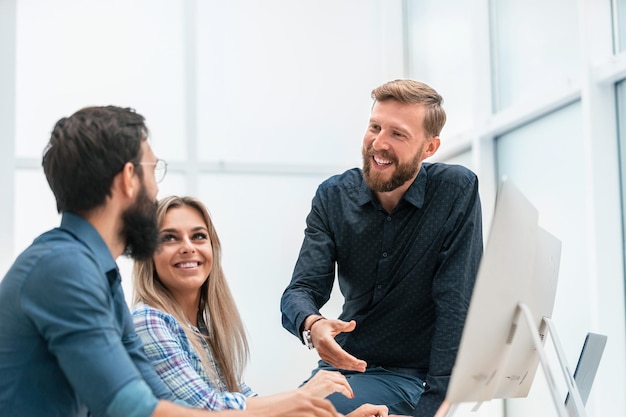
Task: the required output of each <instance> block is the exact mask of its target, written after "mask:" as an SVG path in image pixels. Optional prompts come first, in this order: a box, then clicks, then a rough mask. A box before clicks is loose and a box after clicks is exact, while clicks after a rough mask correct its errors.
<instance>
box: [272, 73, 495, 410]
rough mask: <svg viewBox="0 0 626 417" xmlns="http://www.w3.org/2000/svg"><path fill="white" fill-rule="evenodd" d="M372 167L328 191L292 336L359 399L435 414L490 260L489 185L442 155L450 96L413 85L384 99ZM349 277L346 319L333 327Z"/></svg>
mask: <svg viewBox="0 0 626 417" xmlns="http://www.w3.org/2000/svg"><path fill="white" fill-rule="evenodd" d="M372 98H373V99H374V105H373V107H372V112H371V117H370V121H369V126H368V129H367V131H366V133H365V137H364V139H363V148H362V155H363V169H362V170H360V169H356V168H355V169H352V170H349V171H346V172H345V173H343V174H341V175H336V176H333V177H331V178H330V179H328V180H326V181H325V182H324V183H322V184H321V185H320V187H319V188H318V190H317V193H316V195H315V197H314V198H313V202H312V209H311V211H310V213H309V215H308V217H307V221H306V230H305V237H304V242H303V244H302V248H301V251H300V255H299V258H298V261H297V263H296V266H295V270H294V273H293V277H292V280H291V283H290V284H289V286H288V287H287V289H286V290H285V292H284V294H283V297H282V300H281V311H282V315H283V316H282V322H283V326H284V327H285V328H286V329H287V330H289V331H290V332H291V333H293V334H294V335H296V336H298V337H300V338H301V340H302V341H303V342H304V343H305V344H306V345H308V346H309V348H312V347H315V348H316V349H317V351H318V353H319V356H320V358H321V359H322V360H321V361H320V362H319V366H318V368H317V369H316V370H314V373H315V372H316V371H317V370H319V369H327V370H340V371H341V372H343V373H344V375H346V377H347V378H348V381H349V382H350V385H351V386H352V389H353V391H354V395H355V396H354V398H353V399H348V398H345V397H343V398H342V397H341V396H337V395H334V394H333V395H331V396H330V397H329V399H330V400H331V401H332V402H333V404H334V405H335V407H336V408H337V410H338V411H339V412H341V413H347V412H349V411H350V410H352V409H354V408H355V407H357V406H358V405H359V404H361V403H363V402H372V403H376V404H385V405H387V406H388V407H389V413H390V414H403V415H414V416H432V415H434V414H435V412H436V410H437V409H438V407H439V406H440V404H441V403H442V401H443V400H444V398H445V392H446V388H447V385H448V381H449V377H450V374H451V371H452V366H453V365H454V361H455V358H456V352H457V350H458V346H459V343H460V339H461V334H462V330H463V325H464V322H465V317H466V314H467V309H468V306H469V302H470V298H471V294H472V289H473V285H474V281H475V278H476V272H477V269H478V265H479V262H480V258H481V255H482V249H483V244H482V222H481V209H480V199H479V196H478V180H477V178H476V176H475V175H474V174H473V173H472V172H471V171H469V170H468V169H466V168H464V167H461V166H456V165H447V164H441V163H427V162H423V161H424V159H426V158H428V157H430V156H432V155H433V154H435V152H436V151H437V149H438V148H439V145H440V139H439V134H440V131H441V129H442V127H443V125H444V123H445V120H446V115H445V112H444V110H443V108H442V107H441V103H442V98H441V96H440V95H439V94H438V93H437V92H436V91H435V90H433V89H432V88H430V87H429V86H427V85H426V84H423V83H420V82H416V81H412V80H396V81H392V82H389V83H386V84H384V85H382V86H380V87H378V88H376V89H374V91H373V92H372ZM335 272H336V273H337V277H338V281H339V288H340V289H341V292H342V295H343V296H344V299H345V302H344V305H343V311H342V313H341V315H340V316H339V319H338V320H330V319H325V318H324V317H323V316H322V315H321V314H320V310H319V309H320V308H321V307H322V306H323V305H324V304H325V303H326V302H327V301H328V299H329V297H330V294H331V290H332V288H333V283H334V279H335Z"/></svg>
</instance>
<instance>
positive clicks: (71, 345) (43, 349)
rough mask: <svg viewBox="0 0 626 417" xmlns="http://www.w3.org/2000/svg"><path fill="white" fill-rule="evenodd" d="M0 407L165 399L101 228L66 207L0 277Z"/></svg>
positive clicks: (124, 410) (138, 410)
mask: <svg viewBox="0 0 626 417" xmlns="http://www.w3.org/2000/svg"><path fill="white" fill-rule="evenodd" d="M0 306H2V307H1V308H0V415H2V416H3V417H10V416H19V417H28V416H47V417H51V416H62V417H74V416H85V415H86V414H87V412H88V410H89V411H90V412H91V415H93V416H105V417H108V416H116V415H120V416H149V415H151V414H152V412H153V411H154V408H155V407H156V404H157V398H170V394H169V392H168V390H167V389H166V388H165V386H164V385H163V384H162V382H161V381H160V379H159V377H158V376H157V375H156V372H155V371H154V369H153V368H152V366H151V364H150V363H149V362H148V361H147V359H146V357H145V355H144V353H143V349H142V344H141V341H140V339H139V338H138V336H137V335H136V333H135V330H134V326H133V321H132V317H131V315H130V311H129V309H128V306H127V305H126V302H125V299H124V294H123V292H122V287H121V279H120V274H119V271H118V268H117V264H116V263H115V260H114V259H113V257H112V256H111V252H110V251H109V249H108V247H107V245H106V244H105V242H104V241H103V239H102V237H101V236H100V234H99V233H98V232H97V231H96V229H95V228H93V226H91V224H90V223H88V222H87V221H85V220H84V219H82V218H81V217H79V216H77V215H74V214H71V213H64V214H63V218H62V221H61V226H60V227H59V228H55V229H53V230H51V231H49V232H47V233H44V234H42V235H41V236H40V237H38V238H37V239H35V241H34V242H33V243H32V245H31V246H30V247H28V248H27V249H26V250H25V251H24V252H23V253H22V254H21V255H20V256H19V257H18V258H17V260H16V261H15V263H14V264H13V266H12V267H11V268H10V269H9V271H8V272H7V274H6V276H5V277H4V279H3V280H2V281H1V282H0Z"/></svg>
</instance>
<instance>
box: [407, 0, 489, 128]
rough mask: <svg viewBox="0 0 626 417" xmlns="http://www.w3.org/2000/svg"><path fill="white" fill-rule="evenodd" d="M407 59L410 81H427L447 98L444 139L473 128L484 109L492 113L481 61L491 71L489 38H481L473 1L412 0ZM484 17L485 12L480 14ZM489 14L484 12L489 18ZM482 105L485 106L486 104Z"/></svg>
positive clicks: (409, 11)
mask: <svg viewBox="0 0 626 417" xmlns="http://www.w3.org/2000/svg"><path fill="white" fill-rule="evenodd" d="M405 4H406V20H407V39H406V42H407V46H406V50H407V56H406V60H407V62H408V67H409V68H408V70H409V74H408V75H409V77H410V78H413V79H416V80H419V81H423V82H425V83H427V84H429V85H430V86H431V87H433V88H434V89H435V90H437V91H438V92H439V93H440V94H441V95H442V96H443V98H444V108H445V109H446V112H447V113H448V116H449V117H448V121H447V123H446V126H445V127H444V129H443V132H442V137H444V136H451V135H453V134H455V133H459V132H462V131H464V130H467V129H469V128H470V127H472V125H473V123H475V120H476V117H477V116H478V117H480V116H481V114H480V113H481V111H480V109H481V108H483V107H484V108H486V109H488V110H490V109H491V97H490V94H489V92H488V91H484V90H481V89H480V85H481V82H480V80H481V78H484V79H487V77H488V74H486V73H483V72H481V71H480V68H481V63H480V62H479V61H480V60H481V59H485V63H484V66H485V67H486V68H488V59H489V58H488V56H487V55H486V54H485V55H481V53H480V49H481V42H482V44H483V45H482V48H484V49H485V50H487V47H488V45H487V42H488V40H487V38H485V39H480V38H479V37H478V36H479V35H480V33H481V32H480V31H479V30H478V28H476V27H475V26H476V25H478V24H480V22H481V19H477V18H476V17H477V16H476V13H477V12H476V11H475V8H476V5H475V4H473V2H471V1H459V0H425V1H421V0H420V1H407V2H405ZM478 13H480V11H478ZM486 13H487V11H486V9H485V11H484V14H485V15H486ZM481 101H482V102H483V103H484V104H482V105H481Z"/></svg>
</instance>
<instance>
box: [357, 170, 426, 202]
mask: <svg viewBox="0 0 626 417" xmlns="http://www.w3.org/2000/svg"><path fill="white" fill-rule="evenodd" d="M425 165H428V164H427V163H422V166H421V167H420V171H419V173H418V174H417V177H416V178H415V180H414V181H413V183H412V184H411V186H410V187H409V189H408V190H406V192H405V193H404V195H403V196H402V198H403V199H404V200H406V201H407V202H408V203H411V204H412V205H414V206H415V207H417V208H421V207H422V206H423V205H424V198H425V196H426V182H427V180H428V173H427V172H426V168H425ZM357 198H358V200H357V201H358V202H359V204H361V205H364V204H367V203H369V202H370V201H371V202H373V203H377V202H378V201H377V199H376V194H374V192H373V191H372V190H370V189H369V188H368V187H367V184H366V183H365V179H364V178H363V171H362V170H361V184H360V186H359V194H358V197H357Z"/></svg>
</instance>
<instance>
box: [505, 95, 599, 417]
mask: <svg viewBox="0 0 626 417" xmlns="http://www.w3.org/2000/svg"><path fill="white" fill-rule="evenodd" d="M581 119H582V117H581V105H580V103H575V104H572V105H570V106H567V107H565V108H563V109H561V110H559V111H556V112H554V113H551V114H549V115H546V116H544V117H543V118H541V119H538V120H536V121H534V122H532V123H529V124H527V125H525V126H522V127H520V128H518V129H516V130H514V131H512V132H510V133H507V134H505V135H502V136H500V137H498V138H497V140H496V158H497V159H496V161H497V170H498V173H499V177H500V178H502V177H507V178H508V179H509V180H511V181H513V182H514V183H515V184H516V185H517V186H518V187H519V188H520V189H521V191H522V192H523V193H524V194H525V195H526V197H527V198H528V199H529V200H530V201H531V203H532V204H533V205H534V206H535V207H536V208H537V209H538V211H539V225H540V226H542V227H543V228H545V229H546V230H548V231H549V232H550V233H552V234H553V235H555V236H556V237H557V238H558V239H560V240H561V241H562V253H561V265H560V272H559V283H558V290H557V296H556V304H555V312H554V315H553V319H554V321H555V322H556V323H559V324H561V325H560V326H558V328H559V337H560V339H561V341H562V343H563V345H564V346H566V347H567V348H566V350H568V349H573V350H572V351H571V352H570V351H569V350H568V352H567V354H569V355H570V356H571V357H572V358H576V357H577V355H578V351H574V350H575V349H576V348H577V347H578V346H579V342H580V340H579V339H580V334H581V329H587V328H589V325H590V324H589V318H588V317H587V314H586V312H585V311H584V309H581V308H580V307H579V306H581V305H585V303H587V302H588V294H587V276H586V271H587V256H586V235H585V228H584V227H582V226H581V225H584V224H585V221H586V220H585V214H586V212H585V205H584V204H583V202H584V201H585V189H584V187H583V186H581V185H582V184H584V182H585V178H584V170H583V169H581V166H580V164H581V161H583V160H584V157H585V155H584V153H583V137H582V133H581V132H582V131H583V129H582V124H581ZM570 323H576V325H571V324H570ZM570 363H571V362H570ZM574 363H575V362H574ZM557 382H559V383H560V382H561V381H557ZM544 384H545V378H544V377H543V376H541V375H540V374H538V375H537V377H536V378H535V382H534V385H533V390H531V392H530V394H529V397H528V398H529V400H528V401H526V400H524V401H515V400H512V401H507V407H508V408H509V409H508V412H507V415H508V416H512V417H517V416H524V415H541V414H542V413H543V412H544V411H545V404H550V401H551V400H550V396H549V392H550V391H549V389H548V387H547V386H544ZM537 386H541V387H542V388H538V387H537ZM532 398H537V399H538V401H534V400H533V399H532ZM532 407H540V408H537V409H532ZM541 407H543V408H541ZM529 408H530V409H529Z"/></svg>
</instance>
